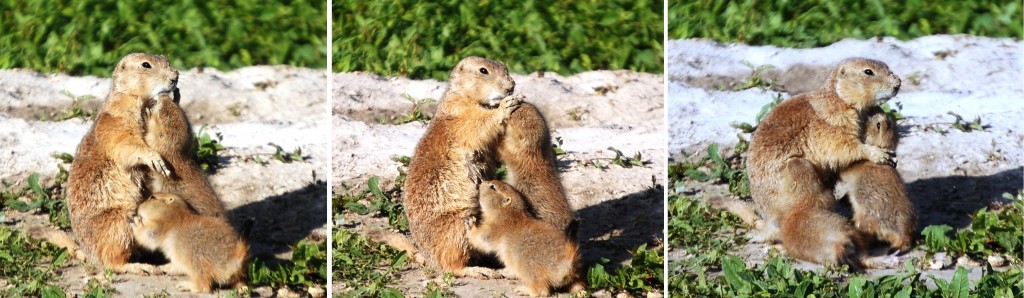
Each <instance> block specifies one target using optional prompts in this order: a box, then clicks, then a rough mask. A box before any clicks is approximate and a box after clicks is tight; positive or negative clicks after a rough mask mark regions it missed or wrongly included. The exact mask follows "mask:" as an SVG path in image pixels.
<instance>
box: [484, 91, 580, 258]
mask: <svg viewBox="0 0 1024 298" xmlns="http://www.w3.org/2000/svg"><path fill="white" fill-rule="evenodd" d="M498 159H499V160H501V161H502V162H504V163H505V166H506V168H507V169H508V172H507V173H508V174H507V176H506V178H505V180H506V182H508V184H510V185H512V187H514V188H515V189H517V190H519V192H520V193H521V194H523V197H525V198H526V204H527V210H529V211H530V214H533V215H535V216H536V217H537V218H539V219H540V220H543V221H546V222H549V223H551V224H552V225H554V226H555V227H556V228H558V229H559V230H562V231H565V232H566V235H570V237H572V238H573V239H575V234H576V232H575V231H573V230H575V229H572V228H570V223H571V222H572V221H573V214H574V213H573V210H572V206H569V200H568V199H567V198H566V196H565V189H564V188H563V187H562V180H561V178H559V176H558V161H557V160H556V158H555V154H554V151H553V150H552V147H551V133H550V130H549V129H548V125H547V121H545V120H544V116H543V115H542V114H541V113H540V111H539V110H537V107H536V106H534V105H532V104H530V103H525V102H524V103H523V104H522V105H520V106H519V108H518V109H516V111H515V112H512V116H511V117H510V118H509V119H508V123H507V124H506V127H505V135H504V136H503V137H502V139H501V144H499V145H498Z"/></svg>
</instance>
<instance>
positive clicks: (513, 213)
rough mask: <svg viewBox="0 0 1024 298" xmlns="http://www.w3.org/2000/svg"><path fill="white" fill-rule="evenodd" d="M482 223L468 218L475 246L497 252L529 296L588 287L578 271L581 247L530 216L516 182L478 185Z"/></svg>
mask: <svg viewBox="0 0 1024 298" xmlns="http://www.w3.org/2000/svg"><path fill="white" fill-rule="evenodd" d="M480 209H481V223H480V225H479V226H474V225H473V224H472V223H471V221H468V220H467V221H466V225H467V229H468V231H469V241H470V243H471V244H472V245H473V247H475V248H478V249H482V250H484V251H485V252H489V253H494V254H496V255H497V256H498V259H499V260H501V262H502V263H504V264H505V270H503V272H505V273H506V274H505V275H506V276H509V277H517V278H519V279H521V280H522V281H523V283H525V291H526V293H528V294H530V296H549V295H551V289H552V288H555V289H558V288H562V287H565V286H569V287H570V292H571V293H578V292H582V291H584V290H586V289H585V286H584V285H583V281H582V280H580V278H579V275H578V274H577V270H579V268H580V254H579V247H578V246H576V243H575V241H573V240H571V239H569V238H568V237H566V235H565V233H564V231H562V230H561V229H558V228H557V227H555V226H554V225H551V224H550V223H548V222H545V221H542V220H539V219H535V218H533V217H531V216H530V215H529V214H528V213H527V212H526V211H527V209H526V201H525V199H524V198H523V197H522V195H520V194H519V192H517V191H516V190H515V189H514V188H512V186H510V185H508V184H505V183H504V182H501V181H486V182H484V183H481V184H480Z"/></svg>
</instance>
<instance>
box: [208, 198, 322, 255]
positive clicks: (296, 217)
mask: <svg viewBox="0 0 1024 298" xmlns="http://www.w3.org/2000/svg"><path fill="white" fill-rule="evenodd" d="M228 218H229V220H230V221H231V225H232V226H234V227H235V229H236V230H238V231H246V230H247V231H248V241H249V254H250V256H251V257H255V258H259V259H260V260H263V261H265V262H267V264H268V265H271V266H273V265H276V264H277V263H278V262H280V261H284V260H275V256H274V255H275V254H279V253H283V252H287V251H289V250H290V249H291V248H290V246H292V245H295V243H297V242H299V240H302V239H303V238H306V236H308V235H309V233H310V232H312V231H313V230H314V229H317V228H321V227H323V226H324V224H326V223H327V183H326V182H324V181H323V180H317V181H316V182H315V183H311V184H308V185H306V186H305V187H302V188H299V189H296V190H292V191H289V192H287V193H284V194H281V195H277V196H272V197H268V198H265V199H263V200H259V201H256V202H252V203H249V204H247V205H243V206H239V207H237V208H235V209H232V210H229V211H228Z"/></svg>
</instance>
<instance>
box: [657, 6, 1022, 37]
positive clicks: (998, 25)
mask: <svg viewBox="0 0 1024 298" xmlns="http://www.w3.org/2000/svg"><path fill="white" fill-rule="evenodd" d="M667 15H668V30H669V32H668V36H669V38H670V39H682V38H693V37H702V38H709V39H713V40H717V41H721V42H739V43H746V44H751V45H767V44H771V45H776V46H783V47H800V48H806V47H820V46H826V45H829V44H832V43H834V42H837V41H839V40H842V39H843V38H851V37H852V38H859V39H867V38H872V37H875V36H893V37H896V38H899V39H902V40H907V39H912V38H916V37H920V36H925V35H933V34H961V33H964V34H971V35H980V36H990V37H1012V38H1016V39H1021V38H1022V37H1024V35H1022V30H1021V27H1022V11H1021V2H1020V1H998V0H981V1H959V0H940V1H927V0H910V1H882V0H869V1H855V0H844V1H821V0H815V1H792V0H773V1H757V0H740V1H712V0H698V1H669V8H668V13H667Z"/></svg>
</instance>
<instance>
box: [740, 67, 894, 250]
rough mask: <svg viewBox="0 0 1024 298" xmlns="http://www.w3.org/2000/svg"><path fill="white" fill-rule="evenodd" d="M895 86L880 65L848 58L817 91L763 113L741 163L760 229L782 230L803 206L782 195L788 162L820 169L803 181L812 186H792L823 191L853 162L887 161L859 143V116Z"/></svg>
mask: <svg viewBox="0 0 1024 298" xmlns="http://www.w3.org/2000/svg"><path fill="white" fill-rule="evenodd" d="M899 87H900V79H899V77H898V76H896V75H895V74H894V73H892V71H890V70H889V67H888V66H886V65H885V63H882V62H880V61H876V60H870V59H864V58H850V59H846V60H843V61H842V62H841V63H840V64H839V65H838V66H837V67H836V68H835V69H834V70H833V71H832V72H831V74H830V75H829V78H828V81H827V82H826V84H825V85H824V86H823V87H822V88H821V89H819V90H816V91H812V92H808V93H803V94H800V95H797V96H795V97H793V98H790V99H789V100H786V101H784V102H782V103H781V104H779V106H777V107H776V108H775V109H773V110H772V111H771V112H769V113H768V115H767V116H766V117H765V118H764V119H763V120H762V122H761V124H760V125H759V126H758V128H757V130H756V131H755V132H754V135H753V138H752V140H751V144H750V158H749V160H748V161H747V171H748V175H749V177H750V190H751V196H752V197H753V200H754V203H755V204H756V205H757V207H758V209H759V212H760V213H761V215H762V217H763V218H765V220H766V223H765V226H766V227H765V229H767V230H768V231H773V230H777V229H778V228H780V227H781V228H785V227H783V226H780V225H779V221H781V220H782V219H783V218H786V216H787V213H788V212H790V211H791V210H793V207H794V205H797V204H808V203H806V202H801V199H800V198H797V197H790V196H786V195H784V194H783V189H785V188H787V187H793V186H791V185H786V184H784V183H779V181H783V177H782V176H783V174H784V171H783V167H784V166H785V165H786V164H787V163H790V162H791V160H792V159H802V160H807V161H809V162H810V164H811V165H813V166H814V167H815V168H817V169H820V175H818V176H817V177H807V178H808V179H810V180H814V181H802V180H796V181H794V183H797V184H804V183H818V182H820V183H822V185H825V186H826V187H827V189H832V188H833V187H834V184H833V183H834V179H835V176H836V175H837V174H838V172H839V171H841V170H843V169H845V168H846V167H848V166H849V165H851V164H853V163H854V162H858V161H862V160H867V161H871V162H875V163H882V162H887V161H888V159H889V158H890V157H889V154H890V153H891V152H890V151H888V150H885V149H882V148H878V147H875V146H871V145H867V144H863V143H861V138H860V132H861V113H862V112H863V111H866V110H867V109H870V108H872V107H876V106H878V104H880V103H882V102H885V101H887V100H889V99H890V98H892V97H894V96H896V93H898V92H899ZM795 178H800V177H795ZM811 178H813V179H811ZM833 197H834V195H833ZM797 226H799V225H793V226H791V227H797ZM770 234H771V235H776V233H774V232H771V233H770ZM773 237H774V236H770V237H769V238H773ZM769 240H771V239H769Z"/></svg>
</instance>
